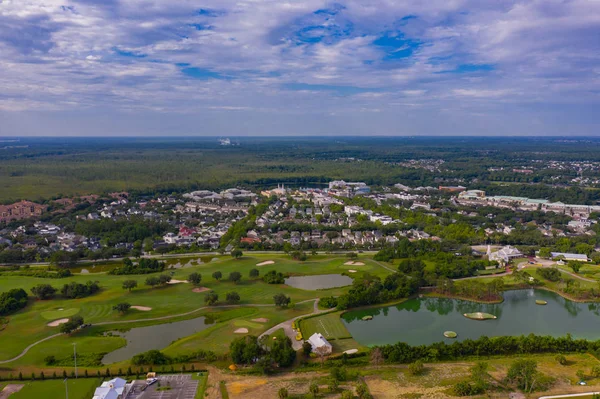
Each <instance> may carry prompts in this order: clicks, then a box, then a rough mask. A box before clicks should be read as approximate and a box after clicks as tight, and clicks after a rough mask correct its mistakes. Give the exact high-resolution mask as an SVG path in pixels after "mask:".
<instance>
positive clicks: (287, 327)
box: [259, 298, 332, 351]
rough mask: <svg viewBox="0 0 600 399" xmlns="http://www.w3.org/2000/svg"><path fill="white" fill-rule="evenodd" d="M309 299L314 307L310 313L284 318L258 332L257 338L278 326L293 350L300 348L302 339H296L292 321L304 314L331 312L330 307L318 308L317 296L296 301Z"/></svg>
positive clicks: (276, 328) (272, 331)
mask: <svg viewBox="0 0 600 399" xmlns="http://www.w3.org/2000/svg"><path fill="white" fill-rule="evenodd" d="M310 301H314V302H315V304H314V307H313V311H312V312H311V313H308V314H304V315H301V316H296V317H294V318H292V319H289V320H286V321H284V322H283V323H279V324H277V325H276V326H274V327H271V328H269V329H268V330H267V331H265V332H264V333H262V334H260V336H259V338H260V337H262V336H264V335H271V334H273V333H274V332H275V331H277V330H279V329H280V328H283V331H284V332H285V335H286V336H287V337H288V338H289V339H290V340H291V341H292V347H293V348H294V350H296V351H297V350H299V349H302V343H303V342H304V341H296V331H294V329H293V328H292V323H293V322H294V321H296V320H298V319H301V318H303V317H306V316H310V315H314V314H320V313H326V312H331V311H332V309H324V310H321V309H319V298H317V299H309V300H307V301H302V302H298V303H303V302H310Z"/></svg>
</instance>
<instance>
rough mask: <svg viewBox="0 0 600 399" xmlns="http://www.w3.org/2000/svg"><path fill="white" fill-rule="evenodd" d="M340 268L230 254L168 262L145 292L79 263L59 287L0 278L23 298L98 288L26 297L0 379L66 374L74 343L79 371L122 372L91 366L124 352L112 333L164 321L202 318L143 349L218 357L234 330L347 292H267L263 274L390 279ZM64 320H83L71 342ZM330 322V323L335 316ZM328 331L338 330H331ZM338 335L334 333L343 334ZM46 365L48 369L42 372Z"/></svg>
mask: <svg viewBox="0 0 600 399" xmlns="http://www.w3.org/2000/svg"><path fill="white" fill-rule="evenodd" d="M347 262H348V258H347V257H345V256H344V255H315V256H311V257H310V258H309V259H308V260H307V261H303V262H300V261H295V260H292V259H291V258H290V257H289V256H287V255H283V254H268V255H266V254H265V255H252V256H243V257H242V258H240V259H233V258H232V257H230V256H211V257H210V258H208V259H207V258H206V257H203V258H199V257H196V258H190V257H187V258H182V259H173V258H170V259H169V260H168V261H167V262H166V269H165V271H164V272H162V274H168V275H169V276H170V277H171V281H170V282H169V283H168V284H164V285H161V286H154V287H150V286H147V285H145V281H146V279H147V278H148V276H151V275H113V274H109V273H108V271H109V270H111V268H114V267H119V266H120V265H121V263H120V262H114V264H111V263H106V262H105V263H103V264H102V267H98V268H97V269H98V270H99V272H97V273H94V271H95V269H96V268H95V267H94V265H93V264H90V265H85V266H82V267H81V269H80V270H75V271H76V272H75V273H74V275H73V276H71V277H67V278H62V279H51V278H38V277H29V276H20V275H11V274H10V273H6V274H5V275H3V277H2V279H0V292H2V291H8V290H10V289H14V288H22V289H24V290H25V291H26V292H28V293H31V288H32V287H34V286H37V285H39V284H50V285H51V286H53V287H54V288H57V289H60V288H61V287H62V286H63V285H65V284H69V283H72V282H75V283H80V284H85V283H86V282H88V281H96V282H98V285H99V286H100V290H99V291H98V292H96V293H94V294H92V295H90V296H87V297H84V298H79V299H66V298H64V297H63V296H61V295H60V294H57V295H55V296H54V298H52V299H48V300H39V299H33V296H30V299H29V302H28V304H27V306H26V307H25V308H24V309H22V310H20V311H18V312H16V313H14V314H12V315H10V316H9V317H7V318H6V320H7V323H6V324H5V325H4V328H3V330H1V331H0V364H1V365H2V367H3V370H6V372H5V374H8V373H9V372H10V370H15V371H16V370H26V371H27V372H30V371H31V370H33V371H37V370H46V369H48V370H57V371H60V372H62V370H63V369H65V368H66V369H70V368H71V367H72V366H73V357H72V352H73V345H74V344H75V345H76V349H77V357H78V365H79V366H80V367H85V368H87V369H89V370H90V372H93V373H96V370H95V369H100V370H102V371H104V370H105V368H106V367H107V366H108V367H111V368H127V367H128V366H129V365H130V362H129V360H126V361H120V362H117V363H114V364H102V363H101V362H100V361H99V359H102V357H103V356H104V355H105V354H107V353H110V352H113V351H115V350H117V349H119V348H123V347H125V346H126V345H130V344H132V343H129V344H128V342H127V340H126V339H125V338H124V337H123V336H122V334H120V332H126V331H129V330H133V329H139V328H141V327H148V326H154V325H162V324H165V323H171V325H172V326H174V327H173V329H177V323H178V322H182V321H185V320H191V319H198V318H201V317H202V318H204V319H203V320H204V324H205V325H204V326H202V327H201V328H199V331H198V332H195V333H192V334H190V335H187V336H176V338H177V339H174V340H173V341H174V342H168V343H166V344H165V345H164V346H163V345H161V344H160V343H158V342H157V343H156V344H154V343H152V342H151V343H147V342H146V343H145V345H146V347H152V349H159V350H162V351H163V352H164V353H165V354H167V355H169V356H178V355H181V354H188V353H191V352H195V351H199V350H211V351H213V352H215V353H216V354H217V355H224V354H226V353H227V351H228V347H229V344H230V342H231V341H232V340H233V339H234V338H236V337H239V334H240V332H243V334H252V335H260V334H261V333H262V332H264V331H266V330H267V329H269V328H270V327H273V326H275V325H277V324H278V323H281V322H284V321H286V320H289V319H292V318H294V317H297V316H301V315H309V314H311V313H312V312H313V307H314V301H315V299H317V298H320V297H324V296H338V295H340V294H343V293H344V292H346V291H347V289H348V287H347V286H345V287H338V288H331V289H319V290H304V289H299V288H293V287H290V286H288V285H286V284H267V283H266V282H264V281H263V280H262V276H263V275H264V274H265V273H267V272H269V271H271V270H275V271H276V272H280V273H283V274H284V275H286V276H314V275H325V274H327V275H332V274H336V275H341V274H344V275H348V276H350V277H352V278H356V277H361V276H363V275H364V274H365V273H369V274H371V275H376V276H379V277H381V278H384V277H385V276H386V275H388V274H390V271H389V270H388V269H386V268H384V267H382V266H381V265H379V264H378V263H376V262H374V261H372V260H371V259H369V258H368V257H367V256H361V257H360V264H359V265H357V264H356V263H355V264H353V265H352V266H348V265H347V264H345V263H347ZM257 265H262V266H257ZM82 269H85V271H83V270H82ZM252 269H257V270H258V271H259V276H258V277H256V276H254V277H250V271H251V270H252ZM349 269H352V273H348V270H349ZM215 272H221V275H222V278H220V279H218V280H217V279H216V278H215V277H213V274H214V273H215ZM232 272H239V273H240V274H241V279H240V280H239V281H238V282H233V281H229V280H228V276H229V274H230V273H232ZM192 273H199V274H200V275H201V281H200V282H199V283H197V284H195V285H194V284H191V283H189V282H187V278H188V276H189V275H190V274H192ZM126 280H135V281H136V282H137V287H135V288H132V289H125V288H123V282H124V281H126ZM208 292H213V293H215V294H217V295H218V298H219V300H218V302H217V303H215V304H211V305H210V306H209V305H207V304H206V303H205V295H206V294H207V293H208ZM230 292H236V293H238V294H239V297H240V300H239V302H237V303H235V304H231V303H228V302H226V295H227V293H230ZM278 293H283V294H285V295H286V296H288V297H289V298H290V299H291V304H290V305H289V306H287V307H276V306H275V304H274V301H273V296H274V295H276V294H278ZM119 303H127V304H129V305H131V307H130V308H129V309H128V310H127V311H125V312H119V311H117V310H113V307H114V306H116V305H117V304H119ZM73 316H81V317H83V320H84V323H85V324H86V325H90V326H87V327H85V328H82V329H79V330H77V331H74V332H72V333H71V334H61V333H60V325H61V324H62V323H64V322H65V321H68V320H69V319H70V318H71V317H73ZM331 317H338V318H339V314H338V315H336V316H333V315H332V316H331ZM332 324H333V325H336V324H335V323H332ZM337 325H338V327H339V325H340V323H338V324H337ZM320 327H321V325H320V324H318V325H316V326H311V327H307V331H313V330H314V331H316V330H318V329H319V328H320ZM200 330H201V331H200ZM236 331H237V333H236ZM246 331H247V332H246ZM179 333H180V332H179ZM337 333H339V334H342V335H343V330H342V332H337ZM180 334H181V333H180ZM346 336H348V334H347V333H346ZM150 340H152V339H151V338H150ZM153 345H155V346H153ZM156 345H158V346H156ZM134 354H135V353H134ZM48 359H53V361H52V362H50V364H49V361H48Z"/></svg>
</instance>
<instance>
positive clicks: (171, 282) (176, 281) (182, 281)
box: [169, 279, 188, 284]
mask: <svg viewBox="0 0 600 399" xmlns="http://www.w3.org/2000/svg"><path fill="white" fill-rule="evenodd" d="M187 282H188V281H187V280H175V279H171V281H169V284H181V283H187Z"/></svg>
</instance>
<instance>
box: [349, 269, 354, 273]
mask: <svg viewBox="0 0 600 399" xmlns="http://www.w3.org/2000/svg"><path fill="white" fill-rule="evenodd" d="M348 273H356V270H353V269H350V270H348Z"/></svg>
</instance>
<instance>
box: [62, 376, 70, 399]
mask: <svg viewBox="0 0 600 399" xmlns="http://www.w3.org/2000/svg"><path fill="white" fill-rule="evenodd" d="M63 382H64V383H65V393H66V394H67V399H69V384H68V383H67V382H68V381H67V379H66V378H65V379H64V381H63Z"/></svg>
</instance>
